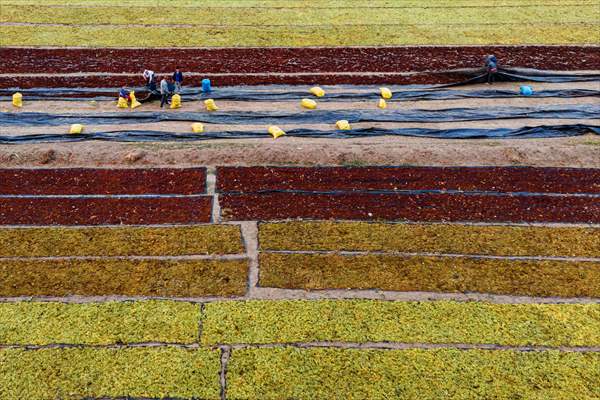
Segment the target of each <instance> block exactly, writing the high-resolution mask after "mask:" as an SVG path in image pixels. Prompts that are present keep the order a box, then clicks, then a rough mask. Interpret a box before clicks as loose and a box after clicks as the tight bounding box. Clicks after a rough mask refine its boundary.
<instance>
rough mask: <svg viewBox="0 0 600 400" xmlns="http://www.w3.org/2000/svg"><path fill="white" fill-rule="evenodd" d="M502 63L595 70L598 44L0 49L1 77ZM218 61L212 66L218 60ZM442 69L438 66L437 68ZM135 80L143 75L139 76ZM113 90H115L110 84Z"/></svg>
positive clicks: (416, 67)
mask: <svg viewBox="0 0 600 400" xmlns="http://www.w3.org/2000/svg"><path fill="white" fill-rule="evenodd" d="M491 53H493V54H495V55H496V56H497V57H498V59H499V61H500V64H501V65H503V66H512V67H524V68H536V69H546V70H565V71H566V70H586V69H595V68H596V67H597V66H598V65H600V52H599V51H598V46H577V45H572V46H401V47H304V48H302V47H300V48H297V47H283V48H281V47H271V48H188V49H175V48H170V49H169V48H154V49H152V50H148V49H142V48H137V49H136V48H91V49H84V48H62V49H61V48H32V47H25V48H21V47H4V48H0V58H1V59H2V60H3V62H2V65H0V73H2V74H8V73H69V72H115V73H123V72H130V73H139V74H140V75H141V71H142V70H143V69H144V68H147V69H152V70H154V71H157V72H168V71H172V70H174V68H175V67H176V66H180V67H181V68H182V70H183V71H198V72H203V73H219V74H224V73H228V74H231V73H233V74H247V73H298V72H305V73H316V72H327V73H333V72H411V71H415V72H424V71H431V70H432V69H433V70H436V69H435V68H436V66H439V67H441V68H442V69H443V70H451V69H458V68H478V67H481V66H482V65H483V57H484V56H485V55H486V54H491ZM217 61H218V62H217ZM437 70H438V71H439V70H440V69H439V68H438V69H437ZM140 79H141V78H140ZM113 86H114V85H113Z"/></svg>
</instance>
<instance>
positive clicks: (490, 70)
mask: <svg viewBox="0 0 600 400" xmlns="http://www.w3.org/2000/svg"><path fill="white" fill-rule="evenodd" d="M485 69H486V71H487V84H488V85H491V84H492V83H494V81H495V78H496V72H498V60H497V59H496V56H495V55H493V54H490V55H488V56H485Z"/></svg>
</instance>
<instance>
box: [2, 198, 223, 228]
mask: <svg viewBox="0 0 600 400" xmlns="http://www.w3.org/2000/svg"><path fill="white" fill-rule="evenodd" d="M211 209H212V197H210V196H202V197H159V198H148V197H137V198H136V197H129V198H110V197H108V198H72V197H41V198H0V225H104V224H111V225H113V224H115V225H116V224H133V225H136V224H139V225H146V224H189V223H201V222H210V220H211Z"/></svg>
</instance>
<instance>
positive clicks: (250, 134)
mask: <svg viewBox="0 0 600 400" xmlns="http://www.w3.org/2000/svg"><path fill="white" fill-rule="evenodd" d="M585 134H596V135H600V126H598V125H585V124H575V125H548V126H546V125H542V126H532V127H522V128H497V129H478V128H477V129H475V128H458V129H428V128H394V129H387V128H375V127H372V128H360V129H352V130H349V131H340V130H334V131H323V130H315V129H291V130H289V131H287V132H286V136H289V137H305V138H329V139H349V138H359V137H377V136H413V137H427V138H438V139H484V138H496V139H503V138H504V139H507V138H517V139H532V138H553V137H568V136H580V135H585ZM269 137H270V136H269V134H268V133H267V132H266V130H265V131H220V132H206V133H202V134H193V133H172V132H163V131H152V130H122V131H106V132H94V133H89V134H80V135H73V134H35V135H19V136H0V144H32V143H57V142H82V141H90V140H100V141H111V142H163V141H201V140H215V139H260V138H262V139H264V138H269Z"/></svg>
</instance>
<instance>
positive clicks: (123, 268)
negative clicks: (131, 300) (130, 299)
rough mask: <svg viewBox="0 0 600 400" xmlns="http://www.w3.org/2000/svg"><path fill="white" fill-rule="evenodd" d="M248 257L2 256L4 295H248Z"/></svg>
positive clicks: (0, 278)
mask: <svg viewBox="0 0 600 400" xmlns="http://www.w3.org/2000/svg"><path fill="white" fill-rule="evenodd" d="M247 271H248V262H247V261H246V260H156V259H153V260H127V259H104V260H100V259H53V260H48V259H42V260H36V259H28V260H0V296H2V297H15V296H70V295H80V296H110V295H118V296H154V297H203V296H234V295H243V294H244V293H245V291H246V280H247Z"/></svg>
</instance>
